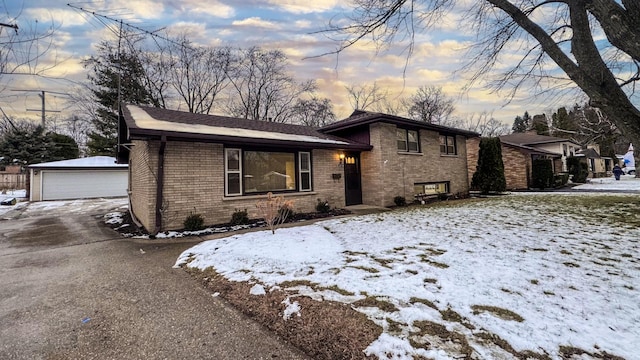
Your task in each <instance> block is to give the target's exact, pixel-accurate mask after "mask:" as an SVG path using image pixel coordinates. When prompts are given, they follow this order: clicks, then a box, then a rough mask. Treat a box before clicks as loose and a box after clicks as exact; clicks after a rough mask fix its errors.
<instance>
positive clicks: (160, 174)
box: [153, 135, 167, 235]
mask: <svg viewBox="0 0 640 360" xmlns="http://www.w3.org/2000/svg"><path fill="white" fill-rule="evenodd" d="M166 146H167V137H166V136H165V135H162V138H161V140H160V150H158V178H157V181H156V228H155V229H154V232H153V235H156V234H157V233H159V232H160V229H162V202H163V200H164V199H163V196H162V192H163V191H162V189H163V188H164V151H165V147H166Z"/></svg>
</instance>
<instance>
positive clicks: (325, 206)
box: [316, 199, 331, 214]
mask: <svg viewBox="0 0 640 360" xmlns="http://www.w3.org/2000/svg"><path fill="white" fill-rule="evenodd" d="M316 211H317V212H319V213H322V214H326V213H328V212H330V211H331V206H329V202H328V201H326V200H325V201H320V199H318V203H317V204H316Z"/></svg>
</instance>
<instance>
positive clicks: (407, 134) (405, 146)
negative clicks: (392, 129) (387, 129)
mask: <svg viewBox="0 0 640 360" xmlns="http://www.w3.org/2000/svg"><path fill="white" fill-rule="evenodd" d="M396 140H397V145H398V151H406V152H420V146H419V143H420V140H419V137H418V131H417V130H407V129H396Z"/></svg>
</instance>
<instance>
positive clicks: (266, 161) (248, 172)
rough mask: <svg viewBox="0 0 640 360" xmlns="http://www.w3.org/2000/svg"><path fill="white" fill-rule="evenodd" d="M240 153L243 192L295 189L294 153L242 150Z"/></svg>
mask: <svg viewBox="0 0 640 360" xmlns="http://www.w3.org/2000/svg"><path fill="white" fill-rule="evenodd" d="M242 154H243V155H242V160H243V163H244V168H243V170H244V171H243V176H242V178H243V181H244V188H243V190H244V192H245V194H250V193H265V192H269V191H285V190H295V189H296V170H295V168H296V166H295V154H294V153H285V152H267V151H244V152H243V153H242Z"/></svg>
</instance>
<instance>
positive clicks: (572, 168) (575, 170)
mask: <svg viewBox="0 0 640 360" xmlns="http://www.w3.org/2000/svg"><path fill="white" fill-rule="evenodd" d="M567 170H569V174H570V175H572V176H571V181H573V182H574V183H581V184H582V183H585V182H586V181H587V176H589V167H588V166H587V164H586V163H584V162H583V161H580V158H578V157H575V156H571V157H568V158H567Z"/></svg>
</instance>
